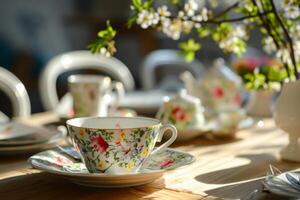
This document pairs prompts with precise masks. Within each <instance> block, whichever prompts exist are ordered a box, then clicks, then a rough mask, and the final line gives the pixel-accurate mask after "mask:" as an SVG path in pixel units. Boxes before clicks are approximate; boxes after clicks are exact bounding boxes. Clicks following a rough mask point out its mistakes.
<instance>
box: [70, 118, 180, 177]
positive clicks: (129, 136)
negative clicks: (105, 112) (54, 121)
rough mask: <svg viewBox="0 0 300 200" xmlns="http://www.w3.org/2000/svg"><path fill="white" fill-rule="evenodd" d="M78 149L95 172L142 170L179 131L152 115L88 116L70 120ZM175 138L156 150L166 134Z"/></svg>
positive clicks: (170, 142)
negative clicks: (145, 162)
mask: <svg viewBox="0 0 300 200" xmlns="http://www.w3.org/2000/svg"><path fill="white" fill-rule="evenodd" d="M67 127H68V131H69V134H70V136H71V138H72V141H73V144H74V145H75V148H76V149H77V150H79V152H80V154H81V157H82V160H83V161H84V163H85V165H86V167H87V169H88V170H89V172H91V173H108V174H124V173H135V172H138V170H139V168H140V167H141V166H142V164H143V163H144V161H145V160H146V159H147V158H148V157H149V156H150V155H151V154H154V153H157V152H158V151H161V150H162V149H164V148H166V147H168V146H169V145H170V144H172V143H173V142H174V141H175V139H176V137H177V130H176V128H175V127H174V126H172V125H162V124H161V123H160V121H159V120H156V119H151V118H143V117H136V118H129V117H128V118H127V117H85V118H74V119H71V120H68V121H67ZM167 130H170V131H171V132H172V136H171V138H170V139H169V140H168V141H166V142H165V143H163V144H162V145H160V146H159V147H158V148H156V149H155V150H154V146H155V143H156V142H160V141H161V139H162V137H163V135H164V133H165V132H166V131H167Z"/></svg>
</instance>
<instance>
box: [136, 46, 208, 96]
mask: <svg viewBox="0 0 300 200" xmlns="http://www.w3.org/2000/svg"><path fill="white" fill-rule="evenodd" d="M178 54H179V51H178V50H173V49H161V50H155V51H153V52H151V53H150V54H148V55H147V56H146V57H145V59H144V60H143V62H142V65H141V77H142V80H141V84H142V87H143V89H146V90H150V89H153V88H154V87H156V86H157V75H158V74H157V72H156V71H157V69H158V68H161V71H162V72H163V71H164V70H163V69H162V68H164V67H174V68H172V70H170V69H166V70H165V71H168V72H172V73H173V72H175V73H177V74H172V75H170V76H169V77H166V80H163V81H162V82H164V81H165V82H170V83H171V84H172V85H174V84H176V83H175V82H176V81H177V80H175V79H177V78H178V76H179V75H180V74H181V73H182V72H184V71H190V72H191V73H192V74H193V75H194V76H195V77H197V78H199V77H200V76H201V75H202V74H203V72H204V66H203V64H202V63H201V62H200V61H198V60H196V59H195V60H194V61H193V62H191V63H188V62H186V61H185V60H184V58H183V57H181V56H179V55H178ZM174 80H175V81H174ZM177 82H178V81H177Z"/></svg>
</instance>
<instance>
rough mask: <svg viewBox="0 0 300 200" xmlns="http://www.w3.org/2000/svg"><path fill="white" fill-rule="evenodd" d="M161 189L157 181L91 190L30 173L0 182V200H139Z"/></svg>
mask: <svg viewBox="0 0 300 200" xmlns="http://www.w3.org/2000/svg"><path fill="white" fill-rule="evenodd" d="M163 187H164V180H163V179H159V180H156V181H155V182H153V183H150V184H148V185H143V186H139V187H131V188H130V189H129V188H117V189H112V188H91V187H84V186H79V185H76V184H73V183H71V182H69V181H68V180H65V179H63V178H61V177H57V176H54V175H51V174H47V173H43V172H42V173H34V174H26V175H20V176H16V177H10V178H6V179H3V180H1V181H0V199H10V200H17V199H20V200H21V199H22V200H23V199H30V200H35V199H36V200H48V199H49V200H50V199H51V200H53V199H64V200H69V199H70V200H75V199H85V200H89V199H122V200H123V199H125V200H126V199H139V198H143V199H144V198H145V199H147V196H151V193H154V192H158V191H160V190H161V188H163Z"/></svg>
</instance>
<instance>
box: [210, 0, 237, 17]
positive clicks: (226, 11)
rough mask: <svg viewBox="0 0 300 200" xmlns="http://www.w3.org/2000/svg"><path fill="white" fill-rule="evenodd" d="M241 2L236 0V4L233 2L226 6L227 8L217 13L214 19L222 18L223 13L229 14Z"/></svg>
mask: <svg viewBox="0 0 300 200" xmlns="http://www.w3.org/2000/svg"><path fill="white" fill-rule="evenodd" d="M239 4H240V2H239V1H237V2H235V3H234V4H232V5H231V6H229V7H228V8H226V9H225V10H223V11H222V12H220V13H219V14H217V15H215V17H214V19H217V18H220V17H222V16H223V15H225V14H227V13H228V12H229V11H230V10H232V9H234V8H236V7H238V6H239Z"/></svg>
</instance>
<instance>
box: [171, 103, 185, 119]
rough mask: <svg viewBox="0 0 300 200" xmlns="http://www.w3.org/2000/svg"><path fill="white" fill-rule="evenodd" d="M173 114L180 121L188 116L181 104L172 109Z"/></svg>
mask: <svg viewBox="0 0 300 200" xmlns="http://www.w3.org/2000/svg"><path fill="white" fill-rule="evenodd" d="M172 115H173V117H174V118H175V119H176V120H179V121H183V120H185V118H186V114H185V113H184V110H183V109H182V108H181V107H179V106H177V107H175V108H173V109H172Z"/></svg>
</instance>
